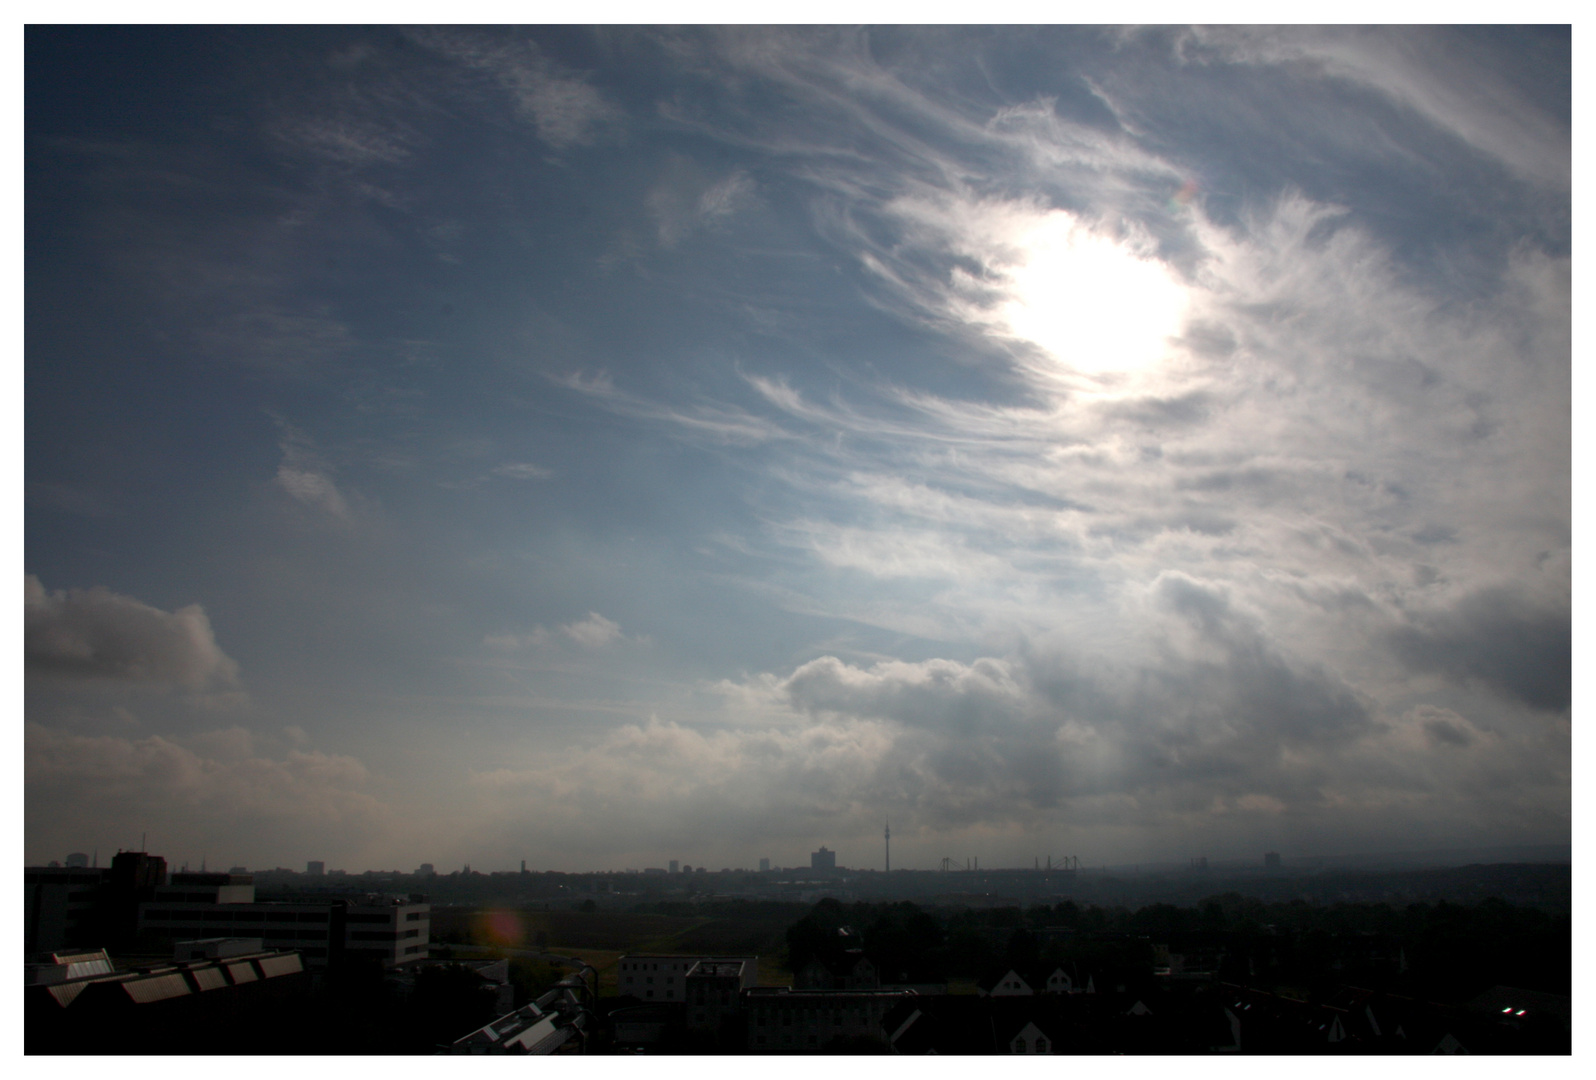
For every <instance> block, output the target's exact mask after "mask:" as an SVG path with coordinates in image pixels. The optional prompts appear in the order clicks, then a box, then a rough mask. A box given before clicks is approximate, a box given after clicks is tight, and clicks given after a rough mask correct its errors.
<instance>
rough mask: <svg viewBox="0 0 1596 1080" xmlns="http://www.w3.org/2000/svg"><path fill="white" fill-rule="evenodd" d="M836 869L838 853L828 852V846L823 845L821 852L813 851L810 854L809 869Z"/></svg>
mask: <svg viewBox="0 0 1596 1080" xmlns="http://www.w3.org/2000/svg"><path fill="white" fill-rule="evenodd" d="M836 868H837V853H836V852H835V851H827V850H826V845H824V844H821V845H820V850H819V851H812V852H810V853H809V869H811V870H835V869H836Z"/></svg>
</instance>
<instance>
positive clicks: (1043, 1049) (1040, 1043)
mask: <svg viewBox="0 0 1596 1080" xmlns="http://www.w3.org/2000/svg"><path fill="white" fill-rule="evenodd" d="M1036 1052H1037V1053H1038V1054H1045V1053H1047V1040H1046V1039H1044V1038H1042V1037H1041V1036H1040V1035H1038V1036H1037V1037H1036Z"/></svg>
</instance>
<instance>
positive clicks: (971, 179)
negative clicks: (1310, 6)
mask: <svg viewBox="0 0 1596 1080" xmlns="http://www.w3.org/2000/svg"><path fill="white" fill-rule="evenodd" d="M1570 42H1571V34H1570V31H1569V28H1567V27H1557V26H1551V27H1484V28H1459V27H1447V26H1422V27H1376V28H1364V27H1329V28H1315V27H1285V28H1271V27H1243V28H1202V27H1199V28H1181V27H1156V28H1144V29H1116V28H1109V27H1067V26H1047V27H1010V26H999V27H978V26H976V27H928V28H911V27H877V28H867V29H859V28H835V27H824V26H818V27H801V28H781V29H775V28H760V27H735V28H697V27H692V28H663V27H622V26H613V27H610V26H605V27H580V26H551V27H518V28H496V27H466V28H448V27H432V28H419V29H417V28H383V27H207V28H184V27H111V28H95V27H40V26H32V27H29V28H28V29H27V30H26V32H25V46H26V64H25V67H26V70H25V78H26V91H27V101H28V108H27V111H26V117H25V153H26V161H25V165H26V184H27V200H26V210H25V225H26V236H25V259H26V268H25V275H26V291H25V296H26V299H25V305H26V306H25V318H26V330H27V334H26V352H25V362H24V374H25V379H26V384H25V385H26V389H25V420H26V425H25V452H26V463H25V493H26V505H25V518H24V521H25V555H26V563H27V565H26V567H25V612H26V614H25V629H24V635H25V653H26V655H25V661H24V663H25V679H26V702H25V720H26V725H25V735H24V769H25V793H24V794H25V804H26V815H25V829H24V848H25V858H26V859H27V860H28V861H29V863H31V864H42V863H44V862H46V861H48V860H50V859H57V860H59V859H62V858H64V857H65V855H66V854H67V853H69V852H74V851H90V850H93V849H96V848H97V849H98V850H99V852H100V855H101V861H102V862H104V861H106V856H105V853H106V852H109V851H114V850H116V849H117V848H118V847H119V846H122V847H130V846H131V844H132V843H133V842H135V841H137V840H138V838H139V836H140V834H141V833H144V832H147V833H148V836H149V840H148V844H149V849H150V850H152V851H155V852H161V853H164V854H166V856H167V858H168V859H169V861H172V860H174V859H175V860H176V861H181V860H183V859H190V860H196V861H197V859H198V858H201V857H204V858H207V859H209V860H210V864H211V865H217V864H222V865H248V866H278V865H282V866H296V865H302V864H303V863H305V862H306V861H307V860H310V859H315V860H318V861H324V862H325V863H326V865H327V866H329V867H335V866H336V867H346V868H353V867H374V866H401V867H414V866H417V865H419V864H420V863H422V862H426V861H429V860H430V861H431V862H433V863H435V864H439V865H443V864H442V863H439V860H440V859H446V860H448V861H449V863H450V864H452V866H453V867H457V866H460V865H465V864H470V865H473V866H477V865H481V866H484V867H486V866H494V865H497V864H498V863H499V862H504V863H505V865H508V866H514V865H515V864H516V862H517V861H519V860H521V859H526V860H527V861H528V863H529V865H530V866H534V867H538V868H542V869H558V870H568V871H596V870H604V869H611V870H620V869H624V868H626V867H629V866H630V867H642V866H645V865H651V866H652V865H661V863H660V862H659V861H658V860H661V859H665V858H670V857H675V858H678V859H680V860H683V861H690V862H691V863H692V865H694V866H697V865H699V864H700V863H699V860H702V862H703V863H704V864H706V865H708V866H710V867H714V868H718V867H721V866H737V865H742V866H745V867H751V866H753V865H756V864H757V860H758V859H760V858H763V857H768V858H771V859H772V860H773V861H774V862H778V863H781V864H784V865H801V863H802V861H803V859H804V857H805V856H806V855H807V853H808V852H810V851H812V850H814V847H815V846H817V845H819V844H821V843H824V845H825V846H826V847H828V848H832V849H835V850H836V851H838V852H846V853H848V854H846V855H845V859H846V861H848V862H850V863H851V864H854V865H856V866H873V867H876V868H879V867H881V866H882V865H884V860H885V856H886V848H885V844H886V842H887V838H886V837H885V835H884V828H885V826H884V823H885V822H887V821H888V820H890V822H891V825H890V829H891V837H890V843H891V849H892V851H891V857H892V864H893V865H894V866H902V867H904V868H911V867H912V868H931V867H935V866H936V865H937V864H938V862H939V860H941V859H943V858H946V857H961V858H962V857H963V856H964V855H967V854H972V853H979V854H980V857H981V860H982V863H983V865H985V864H986V863H987V862H988V860H990V863H991V865H993V866H1008V865H1014V866H1021V865H1024V866H1028V865H1030V863H1031V860H1032V859H1033V857H1046V856H1048V855H1052V856H1063V855H1070V856H1078V857H1079V858H1080V859H1081V860H1082V862H1083V864H1085V865H1103V864H1115V865H1119V864H1125V865H1128V864H1133V863H1138V862H1155V861H1167V862H1180V861H1183V860H1185V859H1187V858H1191V857H1197V856H1206V857H1208V858H1209V859H1212V860H1222V859H1261V857H1262V855H1263V853H1264V852H1280V853H1282V854H1283V855H1285V856H1286V857H1287V858H1291V857H1295V856H1298V855H1306V854H1310V853H1320V854H1324V853H1336V852H1381V851H1413V850H1423V849H1445V848H1461V847H1509V846H1515V845H1566V844H1568V843H1569V842H1570V837H1571V832H1572V820H1571V801H1572V755H1571V739H1570V700H1571V681H1572V670H1571V651H1570V650H1571V631H1570V625H1571V593H1570V567H1571V538H1570V537H1571V525H1570V521H1571V514H1572V509H1571V496H1570V486H1571V476H1572V463H1571V452H1570V445H1571V437H1572V432H1571V428H1572V424H1571V396H1570V395H1571V389H1570V385H1571V354H1570V340H1571V292H1570V265H1571V264H1570V251H1571V231H1570V218H1571V166H1570V116H1571V100H1570V91H1569V86H1570V78H1571V44H1570ZM689 851H691V852H693V854H688V852H689ZM782 852H788V853H789V854H787V855H782V854H780V853H782ZM655 853H659V854H655Z"/></svg>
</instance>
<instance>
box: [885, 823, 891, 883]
mask: <svg viewBox="0 0 1596 1080" xmlns="http://www.w3.org/2000/svg"><path fill="white" fill-rule="evenodd" d="M886 837H887V873H889V874H890V873H892V819H891V818H888V819H887V832H886Z"/></svg>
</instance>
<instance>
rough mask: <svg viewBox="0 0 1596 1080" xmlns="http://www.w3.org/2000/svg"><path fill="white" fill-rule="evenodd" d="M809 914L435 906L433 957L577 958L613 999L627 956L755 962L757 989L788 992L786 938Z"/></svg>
mask: <svg viewBox="0 0 1596 1080" xmlns="http://www.w3.org/2000/svg"><path fill="white" fill-rule="evenodd" d="M789 908H791V910H789ZM804 910H805V907H804V906H799V905H785V904H779V905H778V904H772V905H748V907H747V908H746V909H737V910H730V911H725V912H724V913H722V912H716V913H711V914H703V915H660V914H652V913H643V912H630V911H602V910H600V911H532V910H527V909H524V908H520V909H517V908H468V907H444V906H435V907H434V908H433V909H432V941H433V947H434V953H435V954H436V952H437V951H438V950H439V949H440V948H442V947H445V946H451V947H453V948H455V949H456V950H457V954H458V955H462V956H464V955H467V954H470V955H478V956H480V955H505V954H506V951H510V952H511V953H513V952H514V951H516V950H539V951H547V952H550V953H555V954H560V955H565V956H580V957H581V958H582V959H583V960H584V961H585V962H587V963H589V964H591V965H593V967H594V968H595V969H597V971H598V973H599V985H600V992H601V993H605V992H606V991H607V992H608V993H613V992H614V987H615V978H614V969H615V964H616V961H617V960H618V959H619V958H620V957H621V956H622V955H623V954H626V953H640V952H654V953H697V954H707V955H722V956H727V955H730V956H757V957H759V981H760V984H761V985H766V986H786V985H790V984H791V982H792V975H791V973H790V972H788V971H787V970H786V969H785V968H783V967H782V966H781V964H782V956H783V953H784V951H785V950H784V946H785V937H784V935H785V934H786V931H787V927H789V926H791V925H792V924H793V922H795V921H797V919H798V918H800V917H801V916H802V914H803V911H804Z"/></svg>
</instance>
